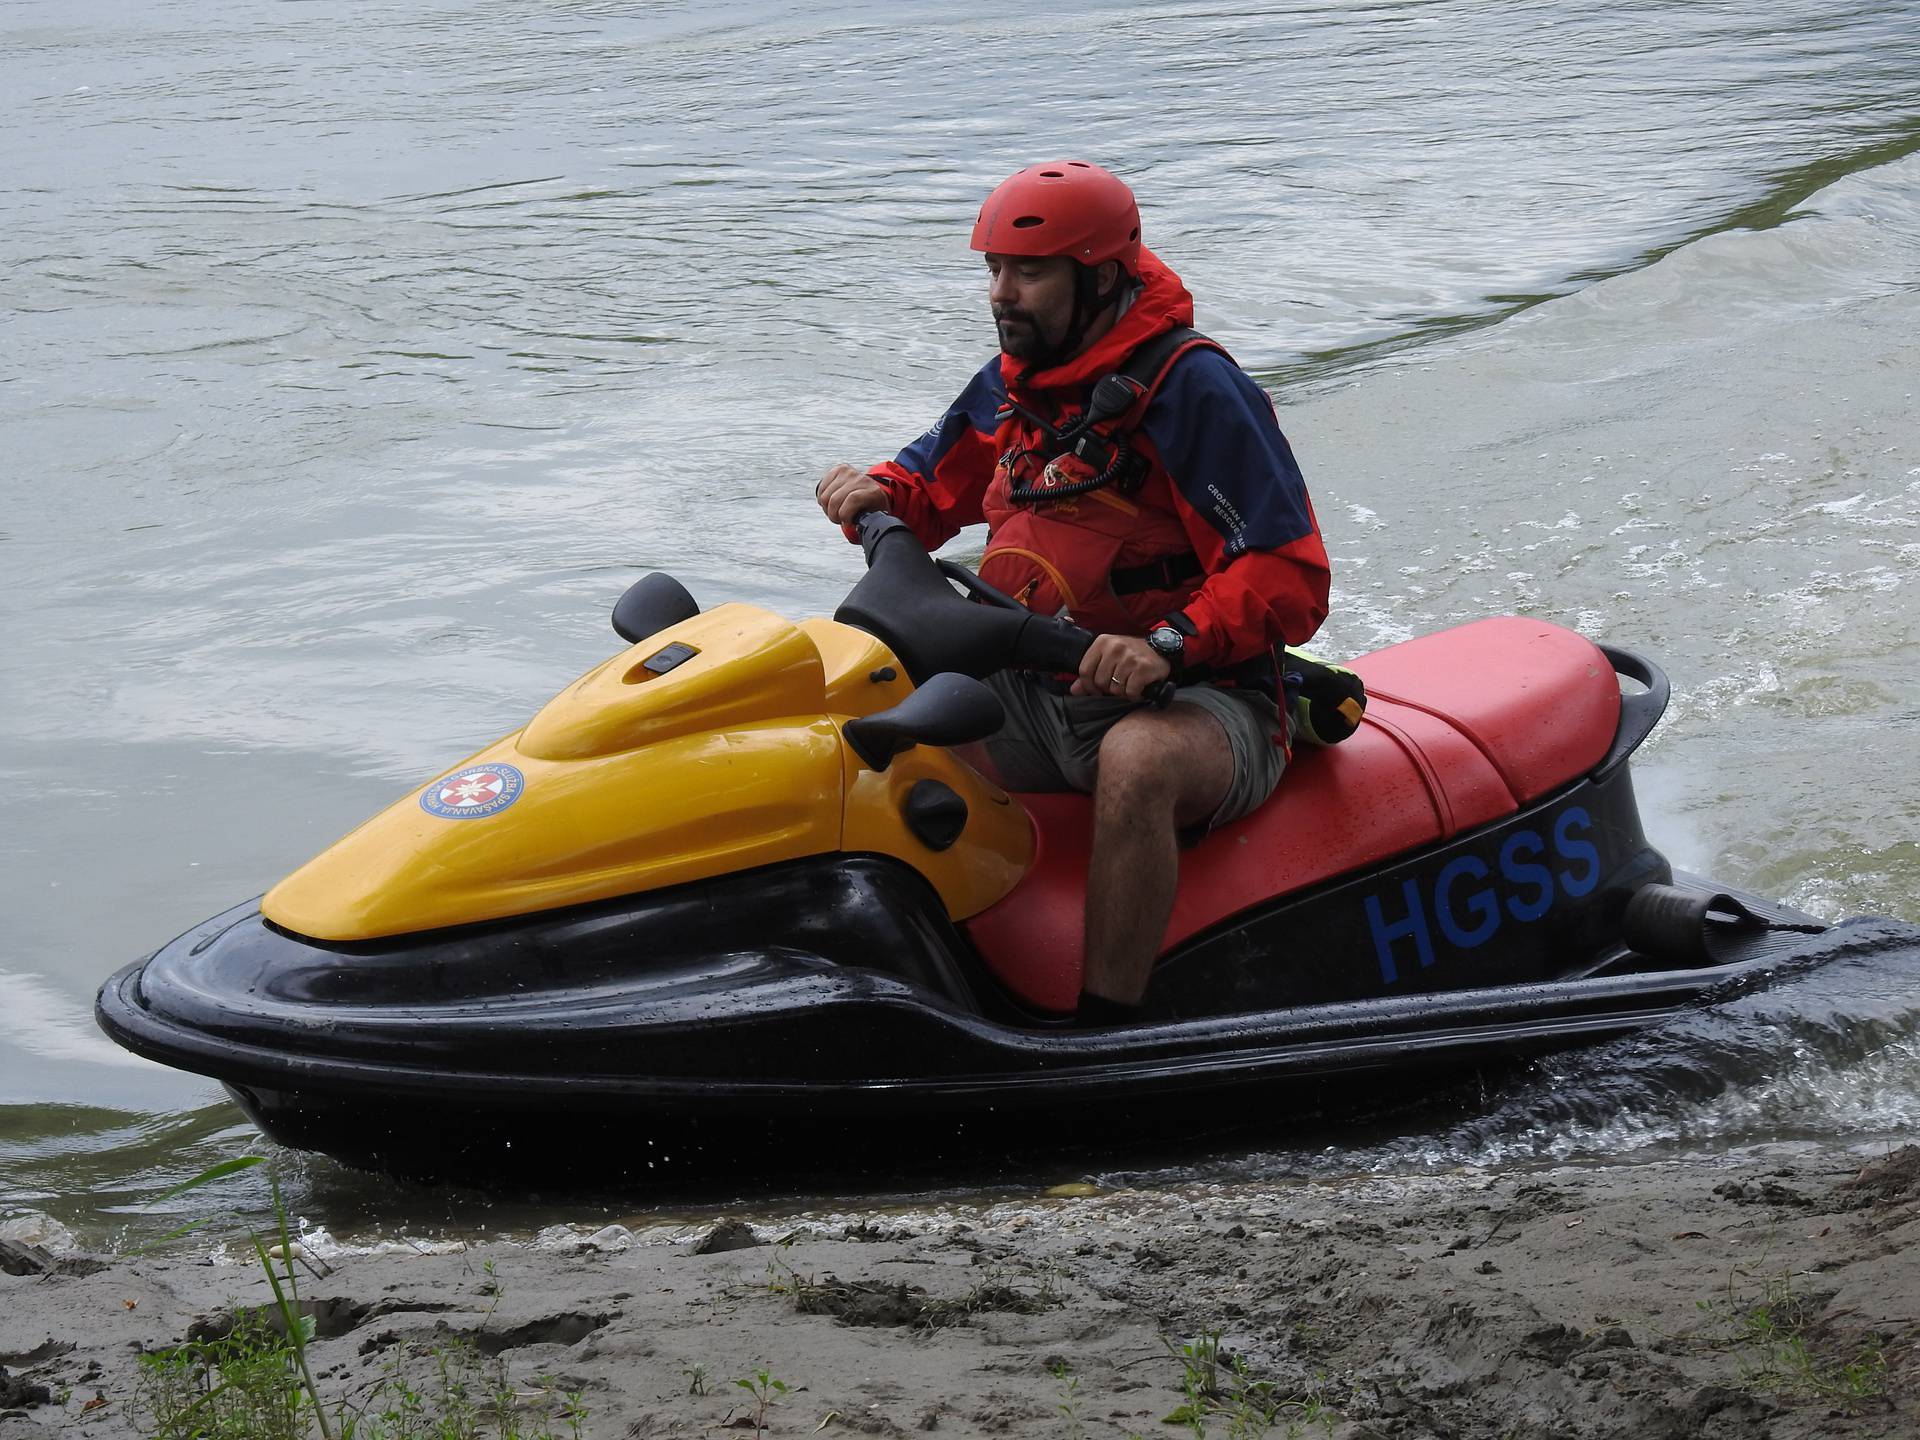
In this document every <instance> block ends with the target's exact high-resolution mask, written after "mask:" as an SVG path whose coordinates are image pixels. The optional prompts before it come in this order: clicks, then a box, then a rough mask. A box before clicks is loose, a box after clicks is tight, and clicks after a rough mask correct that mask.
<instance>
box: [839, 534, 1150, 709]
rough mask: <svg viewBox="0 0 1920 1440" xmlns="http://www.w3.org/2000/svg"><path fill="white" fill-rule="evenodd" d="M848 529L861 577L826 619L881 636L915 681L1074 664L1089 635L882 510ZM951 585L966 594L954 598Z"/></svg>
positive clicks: (1074, 668) (1088, 643)
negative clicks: (859, 555) (862, 564)
mask: <svg viewBox="0 0 1920 1440" xmlns="http://www.w3.org/2000/svg"><path fill="white" fill-rule="evenodd" d="M854 530H855V533H856V534H857V535H858V537H859V540H860V546H861V549H862V550H864V551H865V552H866V557H867V574H866V576H865V577H864V578H862V580H861V581H860V583H859V584H858V585H856V586H854V587H853V591H852V593H850V594H849V595H848V596H847V598H846V601H845V603H843V604H842V605H841V606H840V608H839V610H837V611H835V612H834V618H835V619H838V620H842V621H845V622H846V623H848V624H852V625H857V626H859V627H860V628H861V629H863V630H865V631H867V632H868V633H869V634H872V635H877V636H878V637H879V638H880V639H881V640H883V641H885V642H886V644H887V646H888V648H889V649H891V650H892V651H893V652H894V654H896V655H898V656H899V657H900V660H901V663H902V664H904V665H905V666H906V668H907V673H908V674H910V675H911V676H912V677H913V679H914V682H915V683H916V684H923V683H925V682H926V681H927V680H928V679H929V678H931V677H932V676H933V675H935V674H938V673H940V672H942V671H955V672H958V673H960V674H963V675H972V676H974V677H975V678H976V679H984V678H985V677H986V676H987V675H990V674H992V673H993V672H994V671H996V670H1010V669H1018V670H1050V671H1055V672H1058V671H1067V670H1071V671H1077V670H1079V668H1080V662H1081V661H1082V660H1083V659H1085V658H1086V653H1087V650H1088V647H1090V646H1091V645H1092V644H1093V642H1094V639H1095V636H1094V635H1093V633H1092V632H1091V631H1089V630H1084V629H1082V628H1081V627H1080V626H1078V625H1075V624H1074V623H1073V622H1072V621H1071V620H1068V619H1066V618H1064V617H1062V616H1058V615H1036V614H1035V613H1034V612H1033V611H1031V610H1029V609H1027V607H1026V606H1024V605H1022V604H1021V603H1020V602H1019V601H1018V600H1015V599H1014V598H1013V597H1012V596H1011V595H1008V594H1006V593H1005V592H1003V591H1001V590H998V589H996V588H995V587H994V586H992V585H989V584H988V583H987V582H986V581H985V580H982V579H981V578H980V577H979V576H978V575H976V574H975V573H974V572H973V571H971V570H969V569H967V568H966V566H964V565H960V564H957V563H955V562H954V561H952V560H934V559H933V558H932V557H931V556H929V555H928V554H927V552H926V548H925V547H924V546H923V545H921V544H920V542H919V540H918V539H917V538H916V537H915V536H914V534H913V532H912V531H911V530H909V529H908V528H907V526H906V525H905V524H904V523H903V522H901V521H900V520H898V519H896V518H895V517H893V516H891V515H888V514H886V513H884V512H882V511H878V510H869V511H868V512H867V513H866V514H864V515H862V516H861V517H860V518H859V519H858V520H856V521H855V522H854ZM902 540H905V541H910V542H911V544H907V545H902V544H901V543H900V542H901V541H902ZM949 582H952V583H951V584H950V583H949ZM954 584H958V585H959V586H960V587H961V588H962V589H963V590H965V591H966V592H967V596H968V599H966V600H963V599H962V598H961V597H960V596H959V595H956V594H954V592H953V585H954ZM969 601H978V602H979V604H978V605H975V604H971V603H969ZM983 607H984V609H985V611H986V612H987V613H984V614H983V613H982V608H983ZM1175 688H1176V686H1175V684H1174V682H1173V680H1172V679H1171V678H1168V679H1166V680H1160V681H1156V682H1155V683H1154V684H1152V685H1150V686H1148V687H1147V690H1146V693H1145V694H1144V695H1143V696H1142V697H1141V700H1142V703H1143V704H1147V705H1152V706H1154V707H1155V708H1164V707H1165V706H1166V705H1168V704H1169V703H1171V702H1172V700H1173V692H1174V690H1175Z"/></svg>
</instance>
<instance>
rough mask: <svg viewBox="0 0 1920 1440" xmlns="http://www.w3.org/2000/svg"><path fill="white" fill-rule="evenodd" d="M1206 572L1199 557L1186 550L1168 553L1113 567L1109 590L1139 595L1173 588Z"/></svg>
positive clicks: (1115, 592) (1117, 593)
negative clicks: (1116, 567)
mask: <svg viewBox="0 0 1920 1440" xmlns="http://www.w3.org/2000/svg"><path fill="white" fill-rule="evenodd" d="M1206 573H1207V571H1206V567H1205V566H1204V565H1202V564H1201V563H1200V557H1199V556H1198V555H1195V554H1194V553H1193V552H1192V551H1191V550H1189V551H1188V552H1187V553H1186V554H1184V555H1169V556H1167V557H1166V558H1165V559H1164V560H1149V561H1148V562H1147V563H1146V564H1144V565H1129V566H1127V567H1126V568H1125V569H1122V570H1116V571H1114V572H1113V577H1112V583H1113V593H1114V594H1115V595H1142V594H1145V593H1146V592H1147V591H1149V590H1177V589H1179V588H1180V586H1182V585H1183V584H1185V583H1186V582H1187V581H1189V580H1197V579H1199V578H1200V577H1201V576H1202V575H1204V574H1206Z"/></svg>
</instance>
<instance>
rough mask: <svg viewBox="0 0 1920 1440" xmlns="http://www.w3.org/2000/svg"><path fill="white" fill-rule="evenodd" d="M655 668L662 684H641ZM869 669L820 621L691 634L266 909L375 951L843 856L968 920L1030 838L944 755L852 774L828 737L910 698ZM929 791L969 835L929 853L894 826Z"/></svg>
mask: <svg viewBox="0 0 1920 1440" xmlns="http://www.w3.org/2000/svg"><path fill="white" fill-rule="evenodd" d="M668 647H676V648H674V649H673V650H672V651H669V649H668ZM683 650H684V651H687V652H691V653H689V654H682V653H681V652H682V651H683ZM663 654H664V655H666V657H667V658H668V659H671V660H674V661H675V662H676V663H673V664H671V665H670V666H669V667H667V668H665V669H659V668H653V669H650V668H648V662H649V661H653V662H654V663H655V666H656V667H658V666H659V665H660V664H661V660H660V658H659V657H661V656H663ZM823 656H825V657H827V659H826V660H825V661H824V662H823V658H822V657H823ZM876 662H891V663H892V664H893V665H894V666H895V667H896V669H897V667H898V662H897V661H893V660H892V657H891V656H890V655H889V654H888V653H887V652H886V651H885V649H884V647H880V646H879V645H878V643H877V642H875V641H873V640H872V638H871V637H870V636H867V635H865V634H864V633H863V632H859V631H852V630H849V629H848V628H847V627H845V626H839V625H834V624H832V623H831V622H822V621H811V622H809V623H808V625H807V627H806V628H805V629H802V628H801V627H799V626H795V625H792V624H789V623H788V622H787V621H785V620H782V619H781V618H779V617H778V616H776V615H773V614H771V613H769V612H767V611H764V610H760V609H757V608H755V607H753V606H748V605H737V604H736V605H723V606H720V607H718V608H716V609H714V610H712V611H709V612H708V613H706V614H703V615H699V616H695V617H694V618H692V619H690V620H686V621H684V622H682V623H680V624H678V625H675V626H672V627H671V628H669V629H667V630H664V631H662V632H660V633H659V634H658V635H654V636H650V637H649V638H648V639H647V640H645V641H643V642H642V643H640V644H638V645H635V646H633V647H632V648H630V649H628V650H626V651H624V652H622V653H621V654H619V655H616V656H615V657H613V658H612V659H611V660H609V661H607V662H606V663H605V664H603V665H600V666H598V667H596V668H595V669H593V670H591V671H589V672H588V673H587V674H586V675H584V676H582V677H581V678H580V679H579V680H578V681H576V682H574V684H572V685H570V686H569V687H568V688H567V689H566V690H564V691H562V692H561V693H560V694H559V695H557V696H556V697H554V699H553V700H552V701H551V702H549V703H548V705H547V706H546V707H545V708H544V709H543V710H541V712H540V713H539V714H538V715H537V716H535V717H534V719H533V721H532V722H531V723H530V724H528V725H527V727H526V728H525V729H524V730H522V731H520V732H518V733H516V734H514V735H510V736H508V737H506V738H505V739H503V740H500V741H498V742H496V743H495V744H493V745H490V746H488V747H487V748H486V749H484V750H482V751H480V752H478V753H477V754H475V755H472V756H470V757H468V759H467V760H465V761H464V762H462V763H461V764H460V765H458V766H455V767H454V768H453V769H451V770H449V771H447V772H445V773H444V774H442V775H441V776H439V777H437V778H436V779H435V780H434V781H432V782H431V783H430V784H428V785H427V786H426V787H425V788H424V789H422V790H420V791H417V792H415V793H414V794H412V795H410V796H408V797H407V798H406V799H404V800H401V801H399V802H397V803H395V804H394V805H392V806H389V807H388V808H387V809H386V810H385V811H383V812H381V813H380V814H379V815H376V816H375V817H374V818H373V819H371V820H369V821H368V822H367V823H366V824H364V825H362V826H361V827H360V828H359V829H357V830H355V831H354V832H353V833H352V834H350V835H348V836H347V837H346V838H345V839H343V840H341V841H339V842H338V843H336V844H335V845H334V846H332V847H331V848H330V849H328V850H326V851H325V852H323V853H322V854H320V855H318V856H316V857H315V858H314V859H313V860H311V861H309V862H308V863H307V864H306V865H304V866H302V867H301V868H300V869H298V870H296V871H295V872H294V873H293V874H292V875H289V876H288V877H287V878H286V879H285V880H283V881H281V882H280V884H278V885H277V886H275V887H274V888H273V889H272V890H271V891H269V892H268V894H267V896H266V898H265V900H264V901H263V902H262V904H261V910H262V912H263V913H264V914H265V915H266V917H267V918H268V919H269V920H271V921H273V922H274V923H275V924H277V925H280V926H282V927H284V928H286V929H288V930H292V931H294V932H296V933H298V934H301V935H306V936H310V937H312V938H314V939H318V940H330V941H355V940H372V939H377V938H380V937H383V936H392V935H403V934H409V933H412V932H415V931H421V930H432V929H440V928H444V927H447V926H453V925H468V924H474V923H477V922H480V921H486V920H499V919H506V918H509V917H512V916H516V915H526V914H531V913H534V912H537V911H543V910H552V909H558V908H560V907H563V906H569V905H580V904H586V903H589V902H591V901H596V900H609V899H613V898H616V897H618V896H622V895H630V894H635V893H639V892H641V891H646V890H655V889H659V888H662V887H664V886H668V885H678V884H683V883H686V882H688V881H693V880H701V879H706V878H709V877H712V876H715V875H721V874H726V873H731V872H734V871H739V870H745V869H750V868H752V867H754V866H759V865H770V864H775V863H778V862H780V861H785V860H794V859H799V858H801V857H803V856H807V855H819V854H826V853H830V852H833V851H836V850H840V849H842V848H850V849H858V850H861V851H863V852H866V853H881V854H890V855H894V856H896V857H897V858H899V859H901V860H904V861H905V862H907V863H908V864H910V865H913V866H915V867H916V868H917V869H919V870H920V871H921V873H923V874H924V875H926V876H927V878H928V880H929V881H930V882H931V883H932V884H933V886H934V888H935V889H936V890H937V891H938V892H939V893H940V895H941V898H942V899H943V900H944V901H945V902H946V904H947V908H948V913H949V914H951V915H952V916H953V917H954V918H955V919H961V918H964V917H965V916H967V915H971V914H975V913H978V912H979V911H980V910H983V909H985V908H986V907H987V906H989V905H991V904H993V903H994V902H995V901H997V900H998V899H1000V898H1001V897H1002V896H1003V895H1005V894H1006V893H1007V892H1008V891H1009V890H1011V889H1012V888H1013V886H1014V884H1016V883H1017V882H1018V880H1019V878H1020V876H1021V875H1022V874H1024V873H1025V870H1026V868H1027V865H1028V864H1029V863H1030V861H1031V859H1032V850H1033V841H1032V831H1031V826H1030V824H1029V822H1028V820H1027V817H1026V814H1025V812H1024V811H1022V810H1020V809H1019V807H1018V806H1015V805H1012V804H1011V803H1010V802H1009V800H1008V797H1007V796H1006V795H1005V794H1004V793H1002V792H1000V791H998V790H997V789H996V788H995V787H993V786H991V785H989V784H987V783H986V782H985V781H983V780H982V779H981V778H980V777H979V775H978V774H977V773H975V772H974V771H973V770H972V769H970V768H969V767H968V766H966V765H964V764H962V763H961V762H959V761H958V760H957V759H955V758H954V757H953V756H951V755H950V754H948V753H947V752H945V751H941V750H935V749H929V748H925V747H922V748H921V749H918V750H914V751H910V752H908V754H907V755H904V756H902V757H900V760H899V761H897V762H896V764H895V766H894V767H893V771H892V772H891V773H890V774H888V775H875V774H872V773H871V772H868V771H865V770H863V769H862V768H861V767H860V766H859V765H858V763H857V761H855V760H854V759H853V758H852V755H851V750H850V748H849V747H847V746H846V745H845V743H844V742H843V740H842V739H841V736H840V730H839V721H840V720H842V719H844V718H846V717H847V716H848V715H849V714H851V713H870V712H871V711H872V710H874V709H880V708H884V707H885V706H886V705H889V704H892V703H895V702H896V701H897V700H898V699H900V698H901V697H902V696H903V695H904V694H905V693H906V692H907V690H908V689H910V688H911V687H910V686H909V684H908V683H907V682H906V681H905V680H904V679H901V678H895V677H893V676H888V677H885V678H883V679H875V680H871V681H870V680H869V679H868V676H869V674H871V673H872V672H874V671H876V670H878V669H879V668H880V666H879V664H877V663H876ZM923 778H937V779H938V780H939V781H940V782H941V783H943V784H946V785H948V786H950V787H952V788H953V789H954V790H956V791H958V792H959V793H960V794H961V795H962V796H963V797H964V798H965V799H966V801H967V804H968V809H969V815H970V819H969V823H968V825H967V827H966V831H965V832H964V833H963V835H962V837H961V839H960V841H959V842H958V843H957V844H955V845H953V846H952V847H950V848H949V849H947V850H944V851H940V852H935V851H933V850H931V849H930V848H929V847H928V846H927V845H926V844H925V843H924V842H922V841H921V840H919V839H918V838H917V837H915V836H914V835H913V834H912V833H911V831H910V830H909V829H908V828H907V826H906V825H905V824H904V823H903V822H902V821H901V818H900V812H899V806H898V803H897V801H898V799H899V797H900V796H902V795H903V794H904V793H905V790H906V788H907V787H909V786H910V785H911V784H912V783H913V782H914V781H915V780H918V779H923ZM850 794H851V796H852V797H853V798H852V800H851V802H850V801H849V795H850ZM509 811H510V812H511V813H508V812H509Z"/></svg>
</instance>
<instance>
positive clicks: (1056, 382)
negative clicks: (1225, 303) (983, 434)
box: [1000, 245, 1193, 393]
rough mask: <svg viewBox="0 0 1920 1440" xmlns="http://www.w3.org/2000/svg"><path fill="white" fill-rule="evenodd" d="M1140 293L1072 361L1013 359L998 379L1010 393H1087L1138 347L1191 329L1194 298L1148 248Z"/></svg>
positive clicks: (1003, 360)
mask: <svg viewBox="0 0 1920 1440" xmlns="http://www.w3.org/2000/svg"><path fill="white" fill-rule="evenodd" d="M1140 279H1141V281H1142V282H1143V283H1142V284H1141V287H1140V292H1139V293H1138V294H1137V295H1135V296H1134V297H1133V304H1132V305H1131V306H1129V307H1128V308H1127V313H1126V314H1124V315H1122V316H1121V317H1120V319H1119V320H1118V321H1117V322H1116V323H1115V325H1114V327H1113V328H1112V329H1111V330H1109V331H1107V333H1106V334H1104V335H1102V336H1101V337H1100V338H1099V339H1098V340H1096V341H1094V343H1093V344H1092V345H1091V346H1090V347H1088V348H1087V349H1085V350H1082V351H1081V352H1080V353H1079V354H1078V355H1075V356H1074V357H1073V358H1072V359H1070V360H1067V361H1065V362H1064V363H1062V364H1059V365H1055V366H1054V367H1052V368H1051V369H1048V370H1032V369H1029V367H1028V365H1027V362H1026V361H1024V360H1016V359H1014V358H1013V356H1011V355H1005V354H1003V355H1001V357H1000V378H1001V379H1002V380H1004V381H1006V384H1007V388H1008V389H1009V390H1012V389H1019V390H1021V391H1024V392H1028V393H1031V392H1032V391H1035V390H1074V389H1080V390H1084V389H1085V388H1086V387H1087V386H1089V385H1091V384H1093V383H1094V382H1095V381H1096V380H1098V379H1100V377H1101V376H1103V375H1111V374H1112V373H1113V372H1114V371H1116V370H1118V369H1119V368H1120V367H1121V366H1122V365H1124V364H1125V363H1126V360H1127V356H1128V355H1130V354H1131V353H1132V352H1133V351H1134V350H1135V349H1137V348H1138V347H1139V346H1140V345H1142V344H1144V343H1145V342H1146V341H1148V340H1151V339H1152V338H1153V337H1154V336H1155V335H1158V334H1160V333H1161V332H1162V331H1165V330H1171V329H1173V328H1174V327H1175V326H1177V325H1191V324H1193V296H1191V295H1189V294H1188V293H1187V287H1186V286H1185V285H1184V284H1183V283H1182V282H1181V279H1180V277H1179V276H1178V275H1176V274H1174V273H1173V271H1171V270H1170V269H1168V268H1167V266H1166V263H1165V262H1164V261H1162V260H1161V259H1160V257H1159V256H1158V255H1155V254H1154V253H1153V252H1152V251H1151V250H1149V249H1147V247H1146V246H1144V245H1142V246H1141V247H1140Z"/></svg>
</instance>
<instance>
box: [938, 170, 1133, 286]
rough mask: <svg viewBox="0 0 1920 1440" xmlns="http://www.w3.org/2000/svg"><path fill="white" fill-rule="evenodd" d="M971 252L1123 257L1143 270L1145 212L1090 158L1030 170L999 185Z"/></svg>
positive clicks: (1083, 259)
mask: <svg viewBox="0 0 1920 1440" xmlns="http://www.w3.org/2000/svg"><path fill="white" fill-rule="evenodd" d="M972 245H973V248H974V249H975V250H986V251H991V252H992V253H994V254H996V255H1065V256H1068V257H1069V258H1071V259H1074V260H1078V261H1079V262H1080V263H1081V264H1082V265H1099V264H1101V263H1103V262H1104V261H1107V260H1118V261H1119V262H1120V268H1121V269H1123V270H1125V271H1126V272H1127V273H1128V274H1129V275H1138V274H1139V273H1140V207H1139V206H1138V205H1136V204H1135V203H1134V199H1133V191H1131V190H1129V189H1128V188H1127V187H1126V183H1125V182H1124V181H1122V180H1121V179H1120V178H1119V177H1118V176H1115V175H1112V174H1109V173H1108V172H1107V171H1105V170H1102V169H1101V168H1100V167H1099V166H1098V165H1089V164H1088V163H1087V162H1086V161H1085V160H1055V161H1053V162H1052V163H1050V164H1046V165H1029V166H1028V167H1027V168H1026V169H1024V170H1022V171H1020V172H1018V173H1017V174H1015V175H1011V176H1009V177H1008V178H1007V179H1005V180H1002V181H1001V182H1000V184H999V185H998V186H997V187H995V189H994V192H993V193H992V194H991V195H989V196H987V203H986V204H984V205H982V206H981V207H980V218H979V219H978V220H976V221H974V223H973V241H972Z"/></svg>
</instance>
